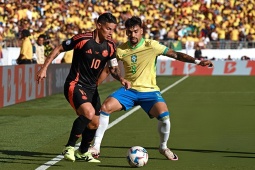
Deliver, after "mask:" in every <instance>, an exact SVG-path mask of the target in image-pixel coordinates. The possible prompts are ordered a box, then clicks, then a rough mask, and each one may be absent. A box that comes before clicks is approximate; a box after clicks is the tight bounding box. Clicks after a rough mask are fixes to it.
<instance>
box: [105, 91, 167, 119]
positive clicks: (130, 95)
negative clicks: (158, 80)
mask: <svg viewBox="0 0 255 170" xmlns="http://www.w3.org/2000/svg"><path fill="white" fill-rule="evenodd" d="M109 97H114V98H115V99H117V100H118V101H119V103H120V104H121V105H122V106H123V109H124V110H129V109H131V108H132V107H134V106H137V105H140V106H141V107H142V108H143V110H144V111H145V112H146V113H147V114H148V115H149V116H150V117H151V115H150V114H149V112H150V110H151V108H152V106H153V105H154V104H155V103H157V102H165V100H164V99H163V97H162V96H161V93H160V92H159V91H153V92H138V91H136V90H133V89H125V88H124V87H121V88H119V89H118V90H117V91H115V92H113V93H112V94H111V95H110V96H109ZM151 118H152V117H151Z"/></svg>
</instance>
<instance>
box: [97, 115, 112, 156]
mask: <svg viewBox="0 0 255 170" xmlns="http://www.w3.org/2000/svg"><path fill="white" fill-rule="evenodd" d="M109 117H110V115H109V114H107V113H104V112H103V114H102V113H101V114H100V117H99V127H98V129H97V131H96V134H95V138H94V146H93V147H94V148H96V149H97V150H98V151H100V146H101V142H102V139H103V137H104V133H105V131H106V129H107V127H108V124H109Z"/></svg>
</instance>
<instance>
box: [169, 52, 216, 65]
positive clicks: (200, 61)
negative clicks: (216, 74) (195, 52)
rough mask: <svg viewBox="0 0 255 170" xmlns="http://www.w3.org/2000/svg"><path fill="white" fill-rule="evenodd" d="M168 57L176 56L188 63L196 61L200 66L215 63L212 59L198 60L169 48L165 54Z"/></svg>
mask: <svg viewBox="0 0 255 170" xmlns="http://www.w3.org/2000/svg"><path fill="white" fill-rule="evenodd" d="M165 55H166V56H168V57H171V58H174V59H176V60H179V61H182V62H187V63H194V64H197V65H200V66H208V67H212V66H213V63H212V62H211V61H210V60H196V59H195V58H193V57H191V56H190V55H187V54H184V53H181V52H176V51H174V50H171V49H169V50H168V51H167V53H166V54H165Z"/></svg>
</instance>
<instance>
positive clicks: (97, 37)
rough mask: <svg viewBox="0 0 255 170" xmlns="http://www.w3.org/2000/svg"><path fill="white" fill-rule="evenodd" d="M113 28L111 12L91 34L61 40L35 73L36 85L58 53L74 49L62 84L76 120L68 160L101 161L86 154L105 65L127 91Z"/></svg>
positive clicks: (95, 123)
mask: <svg viewBox="0 0 255 170" xmlns="http://www.w3.org/2000/svg"><path fill="white" fill-rule="evenodd" d="M116 25H117V20H116V18H115V17H114V16H113V15H112V14H111V13H104V14H102V15H100V16H99V18H98V20H97V23H96V29H95V30H94V31H93V32H87V33H83V34H77V35H75V36H73V37H72V38H71V39H68V40H66V41H63V42H62V44H61V45H59V46H57V47H56V48H55V49H54V50H53V51H52V52H51V54H50V55H49V57H47V59H46V61H45V62H44V64H43V66H42V68H41V69H40V70H39V71H38V73H37V81H38V83H39V81H40V80H42V79H43V78H45V77H46V71H47V68H48V66H49V65H50V63H51V62H52V61H53V59H54V58H56V57H57V55H58V54H59V53H61V52H64V51H69V50H72V49H73V50H74V52H73V60H72V64H71V68H70V72H69V74H68V76H67V78H66V81H65V84H64V95H65V97H66V99H67V101H68V102H69V103H70V105H71V106H72V107H73V108H74V110H75V111H76V113H77V115H78V117H77V119H75V121H74V123H73V127H72V130H71V133H70V137H69V140H68V142H67V144H66V147H65V148H64V151H63V155H64V158H65V159H67V160H70V161H75V159H84V160H85V161H87V162H100V161H99V160H96V159H94V158H93V157H92V156H91V153H89V152H87V151H88V147H89V145H90V143H91V141H92V140H93V138H94V135H95V132H96V129H97V127H98V125H99V110H100V107H101V102H100V97H99V94H98V89H97V86H98V83H99V82H98V78H99V76H100V74H101V73H102V71H103V69H104V68H105V66H106V64H107V65H108V66H109V71H110V73H111V75H112V76H113V77H114V78H115V79H117V80H119V81H120V82H121V84H122V85H123V86H125V88H127V89H128V88H130V82H129V81H127V80H125V79H124V78H122V77H121V75H120V70H119V67H118V62H117V59H116V52H115V44H114V43H113V42H112V41H111V37H112V33H113V31H114V30H115V28H116ZM80 136H82V141H81V145H80V148H79V150H78V151H77V152H76V153H74V146H75V144H76V141H77V140H78V138H79V137H80Z"/></svg>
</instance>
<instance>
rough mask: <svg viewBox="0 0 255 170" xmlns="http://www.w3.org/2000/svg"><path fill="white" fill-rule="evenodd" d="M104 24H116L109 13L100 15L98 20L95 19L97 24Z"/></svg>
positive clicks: (113, 17)
mask: <svg viewBox="0 0 255 170" xmlns="http://www.w3.org/2000/svg"><path fill="white" fill-rule="evenodd" d="M106 22H108V23H114V24H117V19H116V17H115V16H114V15H112V14H111V13H109V12H106V13H103V14H101V15H100V16H99V17H98V19H97V23H101V24H105V23H106Z"/></svg>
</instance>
